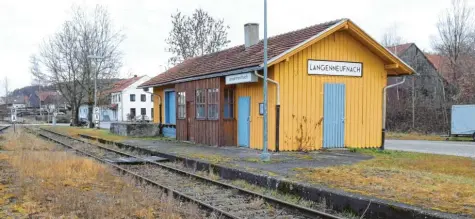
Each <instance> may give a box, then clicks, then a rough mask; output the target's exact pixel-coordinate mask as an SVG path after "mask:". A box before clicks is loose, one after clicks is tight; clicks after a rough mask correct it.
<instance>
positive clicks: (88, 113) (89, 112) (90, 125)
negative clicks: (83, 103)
mask: <svg viewBox="0 0 475 219" xmlns="http://www.w3.org/2000/svg"><path fill="white" fill-rule="evenodd" d="M88 109H89V111H88V112H87V120H89V128H94V121H92V111H93V110H94V109H93V105H92V104H90V103H89V105H88Z"/></svg>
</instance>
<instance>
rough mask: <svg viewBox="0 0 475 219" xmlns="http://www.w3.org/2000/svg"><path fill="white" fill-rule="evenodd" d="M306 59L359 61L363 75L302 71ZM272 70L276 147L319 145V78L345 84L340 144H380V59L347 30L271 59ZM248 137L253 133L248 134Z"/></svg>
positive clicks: (382, 77)
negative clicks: (277, 101) (277, 111)
mask: <svg viewBox="0 0 475 219" xmlns="http://www.w3.org/2000/svg"><path fill="white" fill-rule="evenodd" d="M308 59H316V60H334V61H353V62H362V63H363V76H362V77H347V76H321V75H308V73H307V61H308ZM274 73H275V79H276V80H277V81H279V82H280V84H281V91H280V93H281V117H280V118H281V120H280V150H282V151H290V150H315V149H320V148H322V143H323V142H322V141H323V139H322V137H323V128H322V127H323V122H324V121H323V122H322V123H319V121H320V119H321V118H323V85H324V83H344V84H345V85H346V106H345V108H346V110H345V119H346V121H345V146H346V147H379V146H380V145H381V129H382V98H383V96H382V90H383V88H384V86H385V85H386V71H385V69H384V63H383V61H382V60H381V59H380V58H379V57H378V56H376V55H375V54H373V53H372V52H371V51H369V50H368V49H367V48H366V47H365V46H364V45H363V44H361V43H360V42H359V41H357V40H356V39H354V38H353V37H352V36H351V35H349V34H348V33H347V32H345V31H339V32H336V33H334V34H332V35H330V36H328V37H326V38H324V39H322V40H321V41H319V42H317V43H315V44H313V45H312V46H310V47H308V48H306V49H304V50H302V51H300V52H298V53H297V54H295V55H293V56H291V57H290V58H289V59H288V61H282V62H280V63H277V64H276V65H275V66H274ZM241 92H242V91H241ZM260 95H261V94H260ZM273 96H274V95H269V97H271V98H273ZM273 120H274V119H273V117H272V116H270V121H272V123H271V124H270V126H269V130H270V133H273V132H274V131H273V130H275V126H273V125H275V122H274V121H273ZM252 127H253V128H254V127H255V126H252ZM251 133H252V134H253V135H258V136H259V135H261V133H262V131H261V130H252V129H251ZM253 138H257V137H254V136H252V135H251V139H253Z"/></svg>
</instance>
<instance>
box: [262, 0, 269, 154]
mask: <svg viewBox="0 0 475 219" xmlns="http://www.w3.org/2000/svg"><path fill="white" fill-rule="evenodd" d="M267 115H268V113H267V0H264V121H263V122H264V125H263V129H264V130H263V134H264V136H263V148H262V153H261V155H260V158H261V160H262V161H269V160H270V154H269V152H268V151H267V144H268V139H267V137H268V135H267V131H268V127H267V125H268V124H267V123H268V121H267V118H268V116H267Z"/></svg>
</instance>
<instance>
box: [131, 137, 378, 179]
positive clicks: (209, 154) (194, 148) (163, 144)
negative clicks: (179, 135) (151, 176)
mask: <svg viewBox="0 0 475 219" xmlns="http://www.w3.org/2000/svg"><path fill="white" fill-rule="evenodd" d="M123 143H125V144H129V145H134V146H137V147H141V148H144V149H148V150H151V151H157V152H162V153H167V154H172V155H176V156H182V157H189V158H192V159H196V160H202V161H206V162H210V163H215V164H217V163H219V164H225V165H231V166H233V167H236V168H239V169H244V170H253V172H256V170H257V171H259V172H262V173H264V174H269V173H270V175H281V176H283V177H285V176H293V175H295V174H296V173H295V171H294V168H312V167H326V166H335V165H347V164H353V163H357V162H360V161H363V160H368V159H371V157H370V156H367V155H363V154H358V153H351V152H349V151H342V150H339V151H313V152H279V153H271V154H272V156H271V161H270V162H266V163H264V162H262V161H260V159H259V154H260V153H261V151H259V150H253V149H249V148H240V147H213V146H204V145H195V144H187V143H183V142H176V141H169V142H167V141H153V140H125V141H123Z"/></svg>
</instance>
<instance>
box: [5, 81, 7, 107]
mask: <svg viewBox="0 0 475 219" xmlns="http://www.w3.org/2000/svg"><path fill="white" fill-rule="evenodd" d="M5 105H6V106H8V78H7V77H5Z"/></svg>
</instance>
